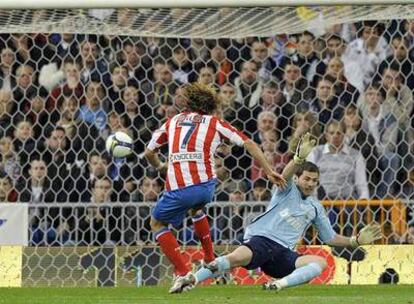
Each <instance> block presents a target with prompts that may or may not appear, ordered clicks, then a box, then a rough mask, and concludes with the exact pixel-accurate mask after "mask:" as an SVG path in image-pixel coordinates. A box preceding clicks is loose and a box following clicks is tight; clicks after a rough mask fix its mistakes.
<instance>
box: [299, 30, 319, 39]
mask: <svg viewBox="0 0 414 304" xmlns="http://www.w3.org/2000/svg"><path fill="white" fill-rule="evenodd" d="M303 36H310V37H311V38H312V40H315V35H314V34H312V33H311V32H309V31H304V32H303V33H301V34H299V35H298V39H300V38H302V37H303Z"/></svg>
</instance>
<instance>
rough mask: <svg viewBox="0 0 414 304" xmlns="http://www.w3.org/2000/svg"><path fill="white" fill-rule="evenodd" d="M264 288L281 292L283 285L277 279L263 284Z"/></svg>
mask: <svg viewBox="0 0 414 304" xmlns="http://www.w3.org/2000/svg"><path fill="white" fill-rule="evenodd" d="M263 290H274V291H276V292H279V291H280V290H282V286H280V283H279V282H278V281H277V280H273V281H269V282H267V283H265V284H263Z"/></svg>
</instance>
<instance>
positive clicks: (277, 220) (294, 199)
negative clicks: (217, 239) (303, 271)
mask: <svg viewBox="0 0 414 304" xmlns="http://www.w3.org/2000/svg"><path fill="white" fill-rule="evenodd" d="M312 224H313V225H314V226H315V228H316V229H317V230H318V232H319V238H320V239H321V240H322V241H323V242H327V241H329V240H331V239H332V238H333V237H335V235H336V233H335V231H334V230H333V229H332V226H331V223H330V222H329V219H328V217H327V216H326V213H325V209H324V208H323V206H322V205H321V203H320V202H319V201H318V200H316V199H315V198H313V197H307V198H306V199H303V198H302V196H301V193H300V191H299V189H298V187H297V186H296V184H295V183H293V182H292V180H289V182H288V184H287V186H286V188H285V189H284V190H281V189H277V190H276V191H275V192H274V193H273V196H272V200H271V201H270V204H269V206H268V207H267V210H266V211H265V212H264V213H263V214H261V215H259V216H258V217H256V218H255V219H254V220H253V221H252V222H251V223H250V224H249V225H248V226H247V228H246V232H245V234H244V239H245V240H248V239H250V238H251V237H253V236H264V237H266V238H268V239H271V240H273V241H275V242H277V243H279V244H280V245H282V246H285V247H287V248H290V249H292V250H293V249H294V248H295V246H296V244H297V243H298V241H299V240H300V239H301V238H302V236H303V234H304V233H305V232H306V230H307V229H308V227H309V226H310V225H312Z"/></svg>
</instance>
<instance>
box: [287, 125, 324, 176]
mask: <svg viewBox="0 0 414 304" xmlns="http://www.w3.org/2000/svg"><path fill="white" fill-rule="evenodd" d="M315 145H316V140H315V139H314V138H312V135H311V134H310V133H306V134H305V135H303V136H302V137H301V138H300V140H299V143H298V145H297V147H296V152H295V156H294V157H293V159H292V160H291V161H290V162H289V163H288V164H287V165H286V166H285V168H284V169H283V172H282V175H283V177H284V178H285V180H289V179H291V178H292V176H293V174H294V173H295V171H296V169H297V167H298V166H299V165H300V164H302V163H303V162H305V161H306V158H307V157H308V155H309V154H310V153H311V151H312V149H313V148H314V147H315Z"/></svg>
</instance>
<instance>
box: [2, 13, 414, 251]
mask: <svg viewBox="0 0 414 304" xmlns="http://www.w3.org/2000/svg"><path fill="white" fill-rule="evenodd" d="M281 42H283V43H281ZM281 44H282V45H284V47H282V48H281V47H280V45H281ZM276 46H277V47H276ZM413 65H414V21H412V20H411V21H408V20H401V21H392V22H388V23H387V24H384V23H381V22H374V21H365V22H361V23H355V24H343V25H336V26H333V27H331V28H328V29H326V33H325V34H323V35H320V36H315V35H314V34H312V33H311V32H303V33H299V34H297V35H290V36H285V35H278V36H274V37H266V38H246V39H241V40H240V39H237V40H236V39H217V40H203V39H198V38H194V39H165V38H149V37H143V38H140V37H127V36H116V37H115V36H96V35H78V34H76V35H75V34H68V33H65V34H1V35H0V199H1V201H2V202H29V203H30V204H36V203H53V202H57V203H65V202H85V203H87V202H93V203H110V202H135V203H140V202H143V201H145V202H154V201H156V200H157V197H158V196H159V195H160V193H161V192H162V189H163V176H160V175H159V173H158V172H156V171H155V170H154V169H153V168H150V167H149V165H148V163H147V162H146V160H145V159H143V157H142V154H143V151H144V149H145V146H146V144H147V143H148V141H149V139H150V137H151V134H152V132H153V131H154V130H155V129H156V128H157V127H159V126H160V125H161V124H162V123H163V122H164V121H165V120H166V119H167V118H168V117H172V116H174V115H176V114H177V113H179V112H180V111H182V110H183V109H184V107H185V103H184V101H183V97H182V95H181V87H182V86H183V85H184V84H186V83H188V82H200V83H203V84H207V85H211V86H213V87H214V88H215V89H216V90H217V92H218V93H219V94H220V96H221V98H222V108H221V111H220V113H219V115H221V117H222V118H223V119H225V120H227V121H229V122H230V123H231V124H233V125H234V126H236V127H238V128H239V129H241V130H243V131H244V132H245V133H246V134H247V135H248V136H249V137H251V138H252V139H254V141H255V142H257V143H258V144H259V145H260V146H261V147H262V149H263V151H264V153H265V156H266V158H267V159H268V161H269V162H270V163H271V164H272V165H273V166H274V167H275V168H276V169H277V170H278V171H279V172H281V171H282V170H283V167H284V165H285V164H286V163H287V162H288V161H289V160H290V158H291V156H292V154H293V153H294V151H295V149H296V146H297V143H298V141H299V139H300V137H301V136H302V135H303V134H304V133H306V132H310V133H311V134H312V135H313V136H314V137H315V139H317V141H318V144H319V145H318V147H316V148H315V150H314V151H313V152H312V154H311V155H310V156H309V160H311V161H313V162H315V163H316V164H317V165H318V166H319V168H320V170H321V183H320V189H319V190H318V193H317V195H318V198H319V199H330V200H342V199H344V200H347V199H387V198H401V199H408V200H410V199H411V200H412V199H413V198H414V182H413V172H414V164H413V163H414V160H413V155H414V119H413V117H414V99H413V92H414V91H413V90H414V69H413ZM121 130H122V131H125V132H127V133H128V134H130V135H131V137H132V138H133V139H134V153H133V155H131V156H130V157H128V158H126V159H112V158H110V157H109V156H108V155H107V154H106V153H105V144H104V143H105V139H106V138H107V136H108V135H109V134H111V133H112V132H115V131H121ZM219 151H220V152H219V153H218V155H217V160H216V165H217V168H216V173H217V176H218V179H219V181H220V184H219V185H218V187H217V193H216V200H217V201H232V202H239V201H246V200H257V201H266V200H268V199H269V197H270V190H271V189H270V186H269V185H268V183H266V182H265V176H264V173H263V172H262V170H261V169H260V168H259V167H258V165H257V164H256V163H254V162H252V159H251V158H250V157H249V156H248V155H247V154H246V152H245V151H244V150H243V149H241V148H239V147H233V146H229V145H226V144H224V145H223V146H222V147H220V149H219ZM161 152H162V154H163V155H164V157H165V156H166V154H167V150H166V148H164V149H162V151H161ZM240 211H241V210H240V209H238V208H236V209H235V210H233V211H232V212H235V213H236V214H237V216H236V217H235V218H234V219H233V220H230V222H229V221H228V220H226V219H228V216H226V214H228V213H229V212H231V210H222V214H224V217H223V219H221V220H219V221H218V224H217V227H214V229H218V230H220V236H219V237H218V238H220V239H225V238H230V235H232V236H233V237H234V234H230V233H229V232H228V230H229V229H230V228H231V230H232V231H236V233H235V234H236V235H237V236H240V233H241V231H242V230H241V229H242V226H243V225H244V224H245V223H246V216H247V215H246V214H243V212H240ZM259 211H261V210H250V211H249V214H250V213H251V212H259ZM48 212H51V214H52V216H49V217H48V219H47V220H46V221H47V222H46V223H40V222H41V221H40V218H43V217H42V215H41V214H37V215H35V216H34V218H35V219H36V220H33V221H32V223H31V225H32V232H33V233H32V234H33V238H32V242H33V243H35V244H43V243H51V242H53V240H56V239H57V236H59V238H60V240H62V239H63V240H65V242H67V243H71V242H74V240H75V239H74V238H73V233H71V231H74V230H76V234H77V236H76V240H80V242H83V243H85V244H87V243H91V242H95V243H96V242H97V243H106V242H110V241H113V242H118V241H119V240H120V239H122V240H124V242H126V243H133V242H136V241H138V240H137V238H136V237H134V235H135V232H134V230H137V229H139V230H140V231H141V232H139V233H138V234H139V238H140V240H141V241H150V234H149V232H148V231H149V230H148V231H147V232H145V230H146V228H145V227H147V223H146V222H145V221H144V224H143V225H142V227H138V226H137V225H138V224H137V223H139V222H140V221H139V220H138V219H137V218H141V219H146V220H148V219H149V218H148V217H149V209H142V211H140V212H141V213H142V214H136V213H134V212H133V210H127V212H126V214H123V215H122V216H121V215H120V217H123V218H124V217H125V218H124V219H123V220H122V222H123V223H124V222H127V223H129V224H127V225H126V226H128V227H129V230H128V231H127V232H125V235H123V236H120V233H116V232H114V233H109V234H108V233H104V232H102V231H105V227H107V228H108V227H112V228H113V230H117V229H116V227H119V225H120V224H119V222H121V221H120V220H119V221H118V220H117V219H116V216H114V214H112V215H111V216H109V217H108V216H107V215H106V214H105V212H107V211H105V210H100V209H99V208H94V209H93V208H91V209H84V210H80V209H79V210H78V211H77V213H76V219H74V217H75V216H74V214H73V212H72V213H70V212H69V213H70V214H69V215H68V214H66V215H65V212H63V218H64V220H59V221H55V220H53V215H54V213H53V212H58V211H56V210H53V208H51V210H49V211H48ZM117 212H118V211H117ZM57 214H58V213H56V214H55V215H56V216H57ZM115 214H116V213H115ZM59 216H62V213H61V214H60V215H59ZM238 217H239V218H238ZM51 218H52V219H51ZM105 221H106V222H105ZM105 225H106V226H105ZM122 225H124V224H122ZM75 228H76V229H75ZM118 230H119V229H118ZM93 231H95V232H93ZM100 231H101V232H102V233H101V234H100V233H99V232H100ZM93 233H96V235H95V234H93Z"/></svg>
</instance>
